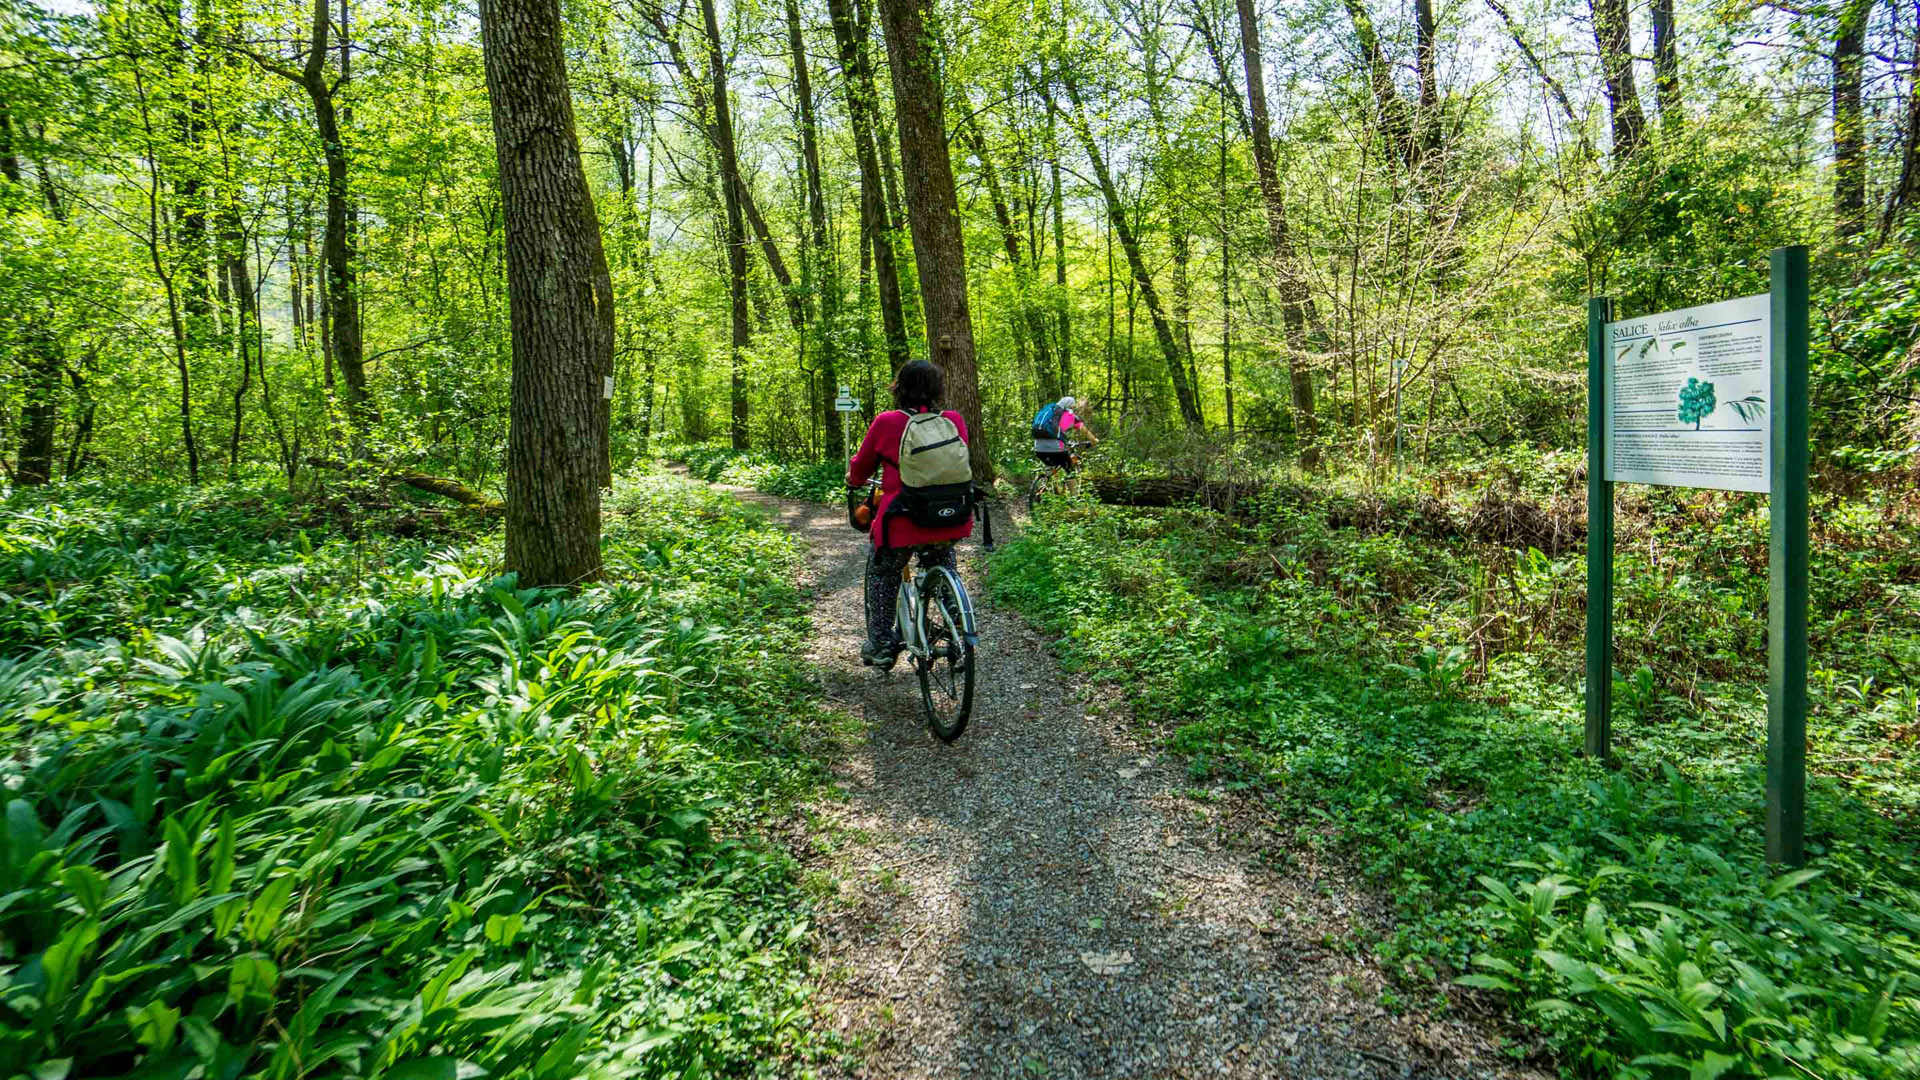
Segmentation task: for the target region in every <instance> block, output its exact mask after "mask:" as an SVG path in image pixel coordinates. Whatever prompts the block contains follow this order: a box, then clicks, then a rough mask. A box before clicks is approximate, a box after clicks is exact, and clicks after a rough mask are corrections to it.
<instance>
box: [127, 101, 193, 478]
mask: <svg viewBox="0 0 1920 1080" xmlns="http://www.w3.org/2000/svg"><path fill="white" fill-rule="evenodd" d="M133 83H134V89H135V91H136V93H137V95H138V99H139V102H140V126H141V129H142V130H143V131H144V133H145V134H146V159H147V230H146V235H145V236H144V237H143V239H144V240H145V242H146V248H147V257H148V259H149V261H150V262H151V263H152V266H153V276H154V277H155V278H156V279H157V280H158V281H159V282H160V285H161V289H162V291H164V292H165V293H166V297H167V325H168V328H169V329H170V330H172V331H173V363H174V371H175V373H176V374H177V375H178V376H179V378H180V440H181V443H182V444H183V446H184V447H185V449H186V451H187V482H188V483H189V484H198V483H199V482H200V444H199V443H198V442H197V441H196V440H195V439H194V435H193V376H192V370H191V366H190V365H189V364H188V362H187V327H186V322H185V320H184V319H183V318H182V317H181V312H180V290H179V289H178V288H177V287H176V285H175V282H174V277H173V272H172V271H171V270H169V269H167V265H166V263H167V260H166V259H165V258H163V257H162V255H161V253H160V248H161V244H162V242H163V238H162V236H161V231H160V229H161V226H160V184H161V181H160V160H159V152H160V151H159V147H158V145H157V141H156V139H155V137H154V132H153V118H152V115H151V112H150V110H149V109H148V107H147V88H146V82H145V80H144V78H143V77H142V76H141V73H140V69H139V67H138V66H136V67H135V68H134V71H133Z"/></svg>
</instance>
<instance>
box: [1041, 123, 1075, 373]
mask: <svg viewBox="0 0 1920 1080" xmlns="http://www.w3.org/2000/svg"><path fill="white" fill-rule="evenodd" d="M1047 113H1048V116H1047V123H1048V126H1049V127H1051V126H1052V123H1053V116H1052V113H1053V110H1052V109H1051V108H1049V109H1048V110H1047ZM1048 143H1049V147H1048V151H1047V153H1048V155H1049V159H1050V160H1049V161H1048V162H1047V164H1048V165H1049V166H1050V167H1051V168H1052V170H1053V290H1054V291H1053V302H1054V304H1055V306H1056V308H1057V310H1056V311H1055V313H1054V320H1055V321H1056V322H1057V323H1059V326H1060V341H1059V345H1060V388H1061V389H1062V390H1063V391H1065V392H1066V393H1069V394H1071V393H1073V321H1072V314H1071V307H1072V299H1071V298H1070V297H1069V296H1068V295H1067V207H1066V201H1065V200H1064V199H1062V198H1061V196H1060V148H1059V146H1057V145H1055V144H1053V142H1052V140H1051V139H1049V140H1048Z"/></svg>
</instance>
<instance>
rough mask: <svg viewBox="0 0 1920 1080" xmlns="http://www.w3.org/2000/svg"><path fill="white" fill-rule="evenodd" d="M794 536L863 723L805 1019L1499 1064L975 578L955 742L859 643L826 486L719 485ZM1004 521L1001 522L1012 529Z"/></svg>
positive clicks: (850, 580) (1121, 1054)
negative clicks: (1394, 994) (967, 709)
mask: <svg viewBox="0 0 1920 1080" xmlns="http://www.w3.org/2000/svg"><path fill="white" fill-rule="evenodd" d="M736 494H737V495H739V497H740V498H742V499H743V500H745V501H748V502H751V503H754V504H756V505H759V506H762V507H764V508H765V509H766V510H767V511H768V512H769V513H770V514H772V515H774V516H775V517H776V518H777V519H778V520H780V521H781V522H783V523H784V524H786V525H788V526H790V527H791V528H793V529H794V530H795V531H796V532H798V533H800V534H801V535H802V536H803V537H804V539H805V540H806V541H807V543H808V544H809V545H810V554H809V559H808V564H807V571H806V575H805V576H806V579H807V580H806V584H808V585H809V586H810V587H811V589H812V592H813V619H814V625H815V631H816V633H815V636H814V640H813V644H812V646H811V650H812V651H811V652H810V654H809V657H808V658H809V660H811V661H812V662H813V663H814V665H815V666H816V669H817V670H818V671H819V673H820V678H821V679H822V681H823V683H824V685H825V688H826V690H827V692H828V694H829V696H830V697H831V698H832V699H833V700H834V701H835V702H836V703H837V704H838V705H839V706H840V707H841V708H842V709H844V710H846V711H848V712H850V713H852V714H853V715H854V716H855V717H857V718H858V719H859V720H860V721H861V722H862V726H861V734H860V736H859V737H858V738H857V739H856V740H855V742H854V745H853V746H852V748H851V749H850V750H849V751H848V752H847V753H846V754H845V755H844V757H843V759H842V760H840V761H838V762H837V763H836V768H835V772H836V776H837V779H838V781H839V787H840V788H841V789H842V791H843V793H844V797H843V798H836V799H832V800H825V801H822V802H820V803H818V804H817V805H815V806H814V807H812V808H811V810H812V813H813V815H814V820H813V822H812V825H811V827H810V831H809V835H808V836H806V837H804V838H802V839H801V840H800V841H799V843H800V844H801V845H802V846H803V847H810V848H811V850H803V851H802V857H803V859H804V860H805V861H806V862H807V863H808V865H809V866H810V868H811V869H813V870H815V871H818V872H819V874H820V875H821V877H820V878H816V880H820V879H821V878H824V877H826V876H829V875H830V876H831V878H833V879H835V880H837V882H838V884H837V892H836V893H835V894H834V895H833V896H832V897H831V898H830V899H828V900H826V901H825V902H824V903H823V915H822V917H821V919H820V920H819V925H818V928H817V929H816V970H817V973H818V979H817V981H818V1000H819V1001H820V1002H821V1003H822V1005H823V1008H822V1009H821V1015H822V1022H823V1023H826V1024H828V1025H829V1026H831V1027H832V1028H833V1029H835V1030H837V1031H839V1032H840V1033H842V1034H843V1035H844V1036H846V1037H847V1038H848V1039H849V1040H851V1041H852V1042H854V1044H855V1046H856V1048H857V1054H856V1056H857V1058H858V1062H857V1063H855V1064H853V1065H851V1066H849V1068H850V1069H851V1070H852V1073H853V1074H854V1075H860V1076H871V1077H1036V1076H1049V1077H1089V1078H1092V1077H1102V1078H1105V1077H1112V1078H1133V1077H1139V1078H1149V1077H1152V1078H1159V1077H1249V1078H1251V1077H1272V1076H1298V1077H1405V1076H1435V1077H1437V1076H1469V1075H1472V1076H1481V1075H1489V1076H1490V1075H1509V1073H1508V1072H1507V1071H1506V1070H1504V1069H1502V1068H1501V1067H1500V1066H1499V1065H1498V1063H1497V1059H1494V1058H1492V1057H1491V1056H1490V1055H1489V1054H1488V1049H1489V1048H1488V1046H1487V1043H1486V1039H1485V1037H1484V1036H1482V1035H1481V1034H1479V1033H1478V1032H1476V1031H1474V1030H1473V1029H1471V1028H1469V1027H1467V1026H1466V1025H1464V1024H1461V1023H1447V1024H1441V1023H1436V1022H1432V1021H1422V1022H1419V1023H1413V1022H1408V1021H1404V1020H1400V1019H1397V1018H1394V1017H1392V1016H1390V1015H1388V1014H1387V1013H1385V1012H1384V1011H1383V1010H1381V1009H1380V1008H1379V1006H1378V1003H1377V996H1378V992H1379V984H1378V977H1377V975H1376V974H1375V973H1373V972H1372V971H1371V969H1370V967H1369V966H1368V965H1366V964H1364V963H1362V962H1359V961H1356V960H1353V959H1352V958H1350V957H1349V956H1347V955H1344V954H1342V953H1340V952H1338V951H1334V950H1328V949H1325V948H1322V942H1323V941H1325V940H1328V939H1329V938H1331V939H1338V938H1341V937H1342V936H1344V935H1345V934H1346V933H1347V932H1348V930H1349V927H1350V924H1351V923H1352V922H1353V921H1354V920H1355V918H1356V917H1357V912H1356V911H1355V910H1353V908H1354V905H1355V901H1354V899H1353V896H1354V894H1353V893H1352V892H1351V890H1350V889H1349V888H1347V887H1346V886H1344V885H1343V884H1342V883H1340V881H1339V880H1338V879H1337V878H1335V877H1331V876H1322V875H1320V874H1318V873H1316V872H1315V871H1313V870H1310V869H1303V868H1296V869H1294V870H1290V871H1287V872H1285V873H1275V872H1267V871H1260V870H1257V869H1253V868H1251V866H1250V860H1249V857H1248V853H1247V852H1246V851H1245V850H1236V845H1233V844H1229V843H1225V842H1223V841H1226V840H1231V839H1233V838H1234V837H1236V836H1240V835H1241V834H1242V833H1243V831H1244V830H1243V828H1242V826H1241V824H1240V822H1239V820H1237V819H1238V815H1237V814H1236V813H1235V812H1234V808H1233V806H1232V805H1231V804H1230V803H1227V802H1223V801H1208V802H1196V801H1192V800H1190V799H1188V798H1187V797H1185V796H1184V795H1183V794H1182V793H1181V791H1182V789H1181V784H1180V781H1181V774H1180V768H1179V766H1178V764H1177V763H1175V762H1172V761H1170V760H1167V759H1163V758H1161V757H1160V756H1159V755H1157V754H1156V753H1155V752H1154V751H1152V750H1150V749H1145V748H1143V747H1142V746H1141V745H1139V744H1138V743H1136V742H1135V741H1134V740H1133V739H1132V738H1131V737H1130V735H1129V734H1128V732H1129V730H1130V728H1131V724H1130V722H1129V721H1127V720H1126V719H1125V717H1124V714H1123V711H1122V710H1121V709H1120V708H1119V705H1118V703H1117V702H1113V701H1104V702H1096V703H1092V704H1091V705H1090V704H1089V702H1088V700H1087V695H1086V694H1085V693H1084V692H1083V690H1082V688H1081V687H1080V686H1079V685H1077V684H1076V683H1075V682H1074V681H1072V680H1070V679H1069V678H1067V677H1066V676H1064V675H1063V674H1062V673H1061V671H1060V670H1059V668H1058V665H1057V664H1056V663H1055V661H1054V658H1053V655H1052V653H1051V651H1050V649H1049V648H1048V647H1047V645H1046V643H1045V642H1044V641H1043V640H1042V639H1041V638H1040V637H1039V636H1038V635H1037V634H1036V633H1035V632H1034V631H1033V630H1031V629H1030V628H1029V627H1027V626H1026V624H1025V623H1024V622H1023V621H1022V620H1021V619H1020V618H1019V617H1018V616H1017V615H1015V614H1013V613H1011V612H1008V611H1004V610H1001V609H998V608H996V607H995V606H994V605H992V604H990V603H987V602H985V600H984V599H983V598H981V597H979V595H978V594H979V593H980V592H981V591H982V590H981V589H980V588H979V585H978V583H979V582H980V579H981V574H980V570H981V562H982V560H980V559H977V558H965V557H963V563H964V564H970V565H969V566H968V569H967V574H966V577H967V579H968V581H969V583H970V586H971V587H973V589H974V591H975V593H976V601H977V604H978V609H979V616H980V630H981V649H980V654H979V663H980V668H979V676H978V678H979V683H978V686H977V694H976V708H975V714H974V720H973V723H972V725H971V726H970V727H969V729H968V731H967V733H966V734H965V735H964V736H963V737H962V738H961V739H960V741H959V743H958V744H957V745H955V746H951V747H949V746H943V745H942V744H940V743H939V742H938V741H937V740H935V739H934V738H933V737H932V735H930V734H929V733H928V731H927V729H926V727H925V723H924V719H923V716H922V713H921V710H920V701H919V686H918V682H917V680H916V679H915V678H914V676H913V674H912V672H911V671H910V670H908V669H907V668H906V666H905V665H902V667H901V668H900V669H898V670H897V671H896V672H895V673H893V674H891V675H880V674H877V673H875V672H873V671H871V670H869V669H865V668H862V667H860V666H859V662H858V659H857V652H858V647H859V641H860V635H861V632H862V631H861V575H860V572H861V567H862V560H863V558H864V555H865V550H864V547H863V545H864V544H865V543H866V538H865V537H864V536H861V535H860V534H857V533H854V532H852V531H851V530H849V529H848V528H847V527H846V525H845V522H844V515H843V512H841V511H839V510H838V509H837V508H834V507H828V506H819V505H815V504H807V503H800V502H795V501H792V500H784V499H775V498H772V497H769V496H764V495H757V494H754V493H751V492H738V491H737V492H736ZM1003 535H1005V534H1004V533H1003Z"/></svg>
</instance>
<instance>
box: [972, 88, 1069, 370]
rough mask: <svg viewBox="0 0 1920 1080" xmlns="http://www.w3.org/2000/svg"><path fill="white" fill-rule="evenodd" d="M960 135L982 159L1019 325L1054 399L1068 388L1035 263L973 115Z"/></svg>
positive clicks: (982, 176) (981, 166)
mask: <svg viewBox="0 0 1920 1080" xmlns="http://www.w3.org/2000/svg"><path fill="white" fill-rule="evenodd" d="M961 135H962V136H963V137H964V138H965V139H966V140H967V142H968V144H969V145H970V146H971V148H972V150H973V156H974V158H975V159H976V160H978V161H979V162H980V175H981V178H982V179H984V180H985V181H986V182H987V198H988V201H990V202H991V203H992V204H993V218H994V221H996V222H997V223H998V224H999V226H1000V238H1001V241H1002V243H1003V245H1004V246H1005V247H1006V249H1007V263H1008V264H1009V265H1010V266H1011V267H1012V268H1013V275H1014V288H1015V289H1016V290H1017V291H1018V297H1017V300H1016V303H1017V304H1018V305H1019V308H1020V312H1019V315H1020V322H1019V323H1017V324H1016V326H1018V327H1020V328H1022V329H1024V330H1025V336H1026V337H1028V338H1031V339H1032V340H1033V347H1034V352H1035V354H1036V356H1037V359H1036V361H1035V372H1036V374H1037V376H1038V380H1039V383H1040V394H1041V396H1042V397H1044V398H1046V399H1047V400H1048V401H1052V400H1054V399H1055V398H1058V397H1060V396H1061V395H1063V394H1065V393H1066V392H1067V391H1066V388H1065V387H1064V386H1061V385H1059V384H1058V383H1057V382H1056V374H1057V372H1056V369H1055V368H1054V365H1053V347H1052V343H1051V342H1050V341H1049V340H1048V334H1047V324H1046V318H1045V316H1043V315H1042V314H1041V312H1040V307H1039V305H1037V304H1036V303H1034V299H1033V272H1032V266H1031V264H1029V263H1028V262H1027V260H1026V258H1025V257H1024V255H1023V254H1022V252H1021V248H1020V234H1019V232H1018V231H1016V230H1015V228H1014V224H1013V216H1012V215H1011V214H1010V213H1009V212H1008V210H1007V199H1006V195H1005V193H1004V191H1003V190H1002V188H1001V186H1000V173H999V170H997V169H995V168H994V167H993V159H992V158H990V157H988V156H987V143H986V140H985V139H984V138H983V137H981V134H980V128H979V125H978V124H977V123H975V122H974V121H973V120H972V119H971V118H969V119H967V120H966V121H963V122H962V130H961Z"/></svg>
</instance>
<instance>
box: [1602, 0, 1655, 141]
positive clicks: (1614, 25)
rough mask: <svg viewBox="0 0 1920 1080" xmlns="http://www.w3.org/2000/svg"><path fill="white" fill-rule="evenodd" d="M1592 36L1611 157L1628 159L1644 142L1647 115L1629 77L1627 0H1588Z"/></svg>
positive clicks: (1631, 74)
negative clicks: (1604, 90) (1607, 114)
mask: <svg viewBox="0 0 1920 1080" xmlns="http://www.w3.org/2000/svg"><path fill="white" fill-rule="evenodd" d="M1592 5H1593V39H1594V42H1595V44H1597V45H1598V46H1599V47H1600V70H1601V75H1602V77H1603V78H1604V79H1605V80H1606V86H1607V107H1608V109H1609V110H1610V112H1611V115H1612V117H1613V160H1614V162H1615V163H1616V164H1618V163H1620V162H1625V161H1628V160H1630V159H1631V158H1632V157H1633V155H1634V153H1635V152H1636V151H1638V150H1639V149H1640V144H1641V143H1642V142H1645V141H1646V131H1647V116H1646V113H1644V112H1643V111H1641V108H1640V91H1639V89H1638V88H1637V87H1636V86H1635V85H1634V80H1633V42H1632V34H1631V29H1630V23H1629V21H1628V17H1627V0H1592Z"/></svg>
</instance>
